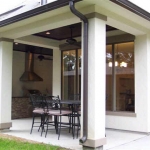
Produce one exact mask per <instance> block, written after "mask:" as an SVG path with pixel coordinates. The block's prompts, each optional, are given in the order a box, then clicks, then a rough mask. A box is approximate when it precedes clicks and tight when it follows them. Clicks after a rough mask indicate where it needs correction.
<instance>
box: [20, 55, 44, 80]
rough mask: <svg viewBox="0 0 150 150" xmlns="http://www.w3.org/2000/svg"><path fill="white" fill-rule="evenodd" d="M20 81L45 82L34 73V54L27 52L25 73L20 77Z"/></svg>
mask: <svg viewBox="0 0 150 150" xmlns="http://www.w3.org/2000/svg"><path fill="white" fill-rule="evenodd" d="M20 81H24V82H27V81H43V79H42V78H41V77H40V76H38V75H37V74H36V73H34V54H33V53H31V52H26V54H25V72H24V73H23V75H22V76H21V77H20Z"/></svg>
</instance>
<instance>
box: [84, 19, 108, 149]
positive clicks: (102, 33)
mask: <svg viewBox="0 0 150 150" xmlns="http://www.w3.org/2000/svg"><path fill="white" fill-rule="evenodd" d="M105 78H106V22H105V20H102V19H99V18H91V19H89V41H88V139H87V141H86V143H85V144H84V145H85V146H89V147H100V146H102V145H104V144H105V143H106V138H105V101H106V96H105V90H106V89H105V84H106V82H105Z"/></svg>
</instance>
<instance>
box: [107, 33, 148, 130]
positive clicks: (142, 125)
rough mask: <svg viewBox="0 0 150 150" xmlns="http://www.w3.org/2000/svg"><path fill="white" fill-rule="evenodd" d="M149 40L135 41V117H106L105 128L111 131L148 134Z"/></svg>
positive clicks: (142, 37)
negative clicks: (119, 130) (118, 130)
mask: <svg viewBox="0 0 150 150" xmlns="http://www.w3.org/2000/svg"><path fill="white" fill-rule="evenodd" d="M149 64H150V38H149V36H147V35H142V36H137V37H136V39H135V114H136V116H135V117H129V116H111V115H107V116H106V127H107V128H113V129H122V130H131V131H139V132H150V119H149V114H150V113H149V112H150V111H149V107H150V105H149V99H150V94H149V93H150V92H149V90H150V88H149V85H150V80H149V77H150V67H149Z"/></svg>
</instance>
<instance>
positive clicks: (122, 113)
mask: <svg viewBox="0 0 150 150" xmlns="http://www.w3.org/2000/svg"><path fill="white" fill-rule="evenodd" d="M106 115H110V116H121V117H136V113H134V112H126V111H116V112H114V111H106Z"/></svg>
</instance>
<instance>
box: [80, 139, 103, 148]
mask: <svg viewBox="0 0 150 150" xmlns="http://www.w3.org/2000/svg"><path fill="white" fill-rule="evenodd" d="M105 144H106V138H101V139H96V140H91V139H87V140H86V142H85V143H84V144H83V146H86V147H94V148H96V147H101V146H103V145H105Z"/></svg>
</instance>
